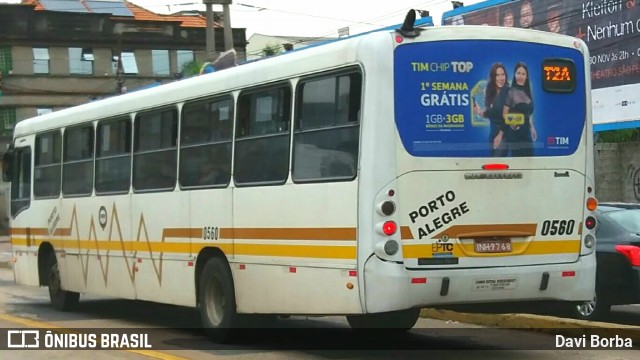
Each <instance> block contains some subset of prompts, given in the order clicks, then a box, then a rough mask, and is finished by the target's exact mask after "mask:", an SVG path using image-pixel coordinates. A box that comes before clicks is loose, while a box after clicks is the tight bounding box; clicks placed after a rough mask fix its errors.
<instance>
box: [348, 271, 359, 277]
mask: <svg viewBox="0 0 640 360" xmlns="http://www.w3.org/2000/svg"><path fill="white" fill-rule="evenodd" d="M349 276H358V272H357V271H355V270H349Z"/></svg>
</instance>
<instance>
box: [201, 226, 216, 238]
mask: <svg viewBox="0 0 640 360" xmlns="http://www.w3.org/2000/svg"><path fill="white" fill-rule="evenodd" d="M219 237H220V228H219V227H217V226H205V227H204V228H202V238H203V239H205V240H218V238H219Z"/></svg>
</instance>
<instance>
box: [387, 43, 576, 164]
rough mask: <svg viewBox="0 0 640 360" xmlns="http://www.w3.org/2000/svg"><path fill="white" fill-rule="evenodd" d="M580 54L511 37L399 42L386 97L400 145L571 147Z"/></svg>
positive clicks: (434, 153) (512, 152)
mask: <svg viewBox="0 0 640 360" xmlns="http://www.w3.org/2000/svg"><path fill="white" fill-rule="evenodd" d="M583 59H584V58H583V56H582V54H581V53H580V52H579V51H578V50H576V49H572V48H561V47H556V46H550V45H545V44H535V43H523V42H515V41H488V40H448V41H437V42H422V43H413V44H405V45H400V46H398V47H397V48H396V50H395V52H394V96H395V120H396V125H397V128H398V131H399V133H400V137H401V139H402V142H403V145H404V147H405V149H406V150H407V152H409V153H410V154H411V155H413V156H424V157H490V156H496V157H517V156H564V155H570V154H573V153H574V152H575V151H576V148H577V146H578V143H579V142H580V138H581V136H582V129H583V127H584V121H585V112H586V96H585V91H586V90H585V79H584V66H585V64H584V60H583ZM548 79H557V80H555V81H550V80H548Z"/></svg>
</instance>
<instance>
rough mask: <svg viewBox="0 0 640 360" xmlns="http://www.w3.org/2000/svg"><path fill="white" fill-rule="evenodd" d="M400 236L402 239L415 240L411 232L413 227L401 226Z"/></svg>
mask: <svg viewBox="0 0 640 360" xmlns="http://www.w3.org/2000/svg"><path fill="white" fill-rule="evenodd" d="M400 238H401V239H402V240H413V239H415V238H414V237H413V233H412V232H411V228H410V227H408V226H400Z"/></svg>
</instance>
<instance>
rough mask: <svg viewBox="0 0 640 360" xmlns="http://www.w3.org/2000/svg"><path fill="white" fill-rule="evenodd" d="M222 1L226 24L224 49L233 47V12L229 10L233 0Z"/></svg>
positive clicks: (223, 19)
mask: <svg viewBox="0 0 640 360" xmlns="http://www.w3.org/2000/svg"><path fill="white" fill-rule="evenodd" d="M220 2H221V3H222V22H223V25H224V50H225V51H226V50H231V49H233V34H232V32H231V12H230V11H229V5H230V4H231V2H232V0H228V1H225V0H221V1H220Z"/></svg>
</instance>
